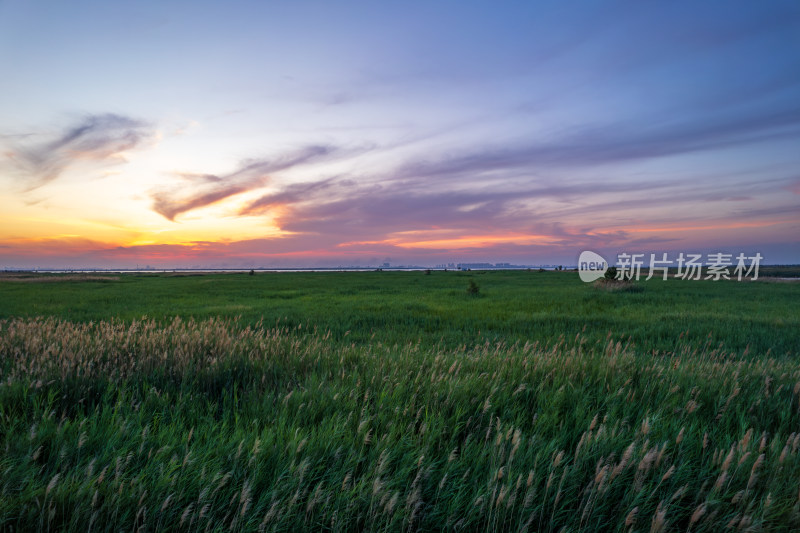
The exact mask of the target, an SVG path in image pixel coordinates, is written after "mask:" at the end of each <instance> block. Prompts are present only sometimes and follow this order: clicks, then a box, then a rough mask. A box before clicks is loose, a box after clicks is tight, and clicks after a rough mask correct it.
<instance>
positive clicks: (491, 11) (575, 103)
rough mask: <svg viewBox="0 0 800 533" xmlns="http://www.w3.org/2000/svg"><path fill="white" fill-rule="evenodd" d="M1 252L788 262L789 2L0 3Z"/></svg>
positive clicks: (794, 96)
mask: <svg viewBox="0 0 800 533" xmlns="http://www.w3.org/2000/svg"><path fill="white" fill-rule="evenodd" d="M0 66H1V67H2V75H0V269H2V268H11V267H13V268H37V267H38V268H79V267H84V268H85V267H100V268H126V267H135V266H136V265H139V266H143V265H150V266H153V267H163V268H173V267H245V268H250V267H259V266H263V267H270V266H276V267H289V266H311V267H314V266H336V265H356V264H360V265H372V264H379V263H383V262H384V261H390V262H392V263H393V264H409V263H413V264H421V265H434V264H437V263H442V262H445V263H446V262H460V261H468V262H478V261H481V262H482V261H490V262H498V261H502V262H511V263H518V264H520V263H521V264H554V263H555V264H559V263H563V264H576V262H577V257H578V255H579V254H580V252H581V251H583V250H585V249H590V250H595V251H598V252H600V253H603V254H608V255H613V254H615V253H618V252H623V251H627V252H644V253H650V252H654V253H659V254H660V253H662V252H669V253H673V252H674V253H677V252H702V253H709V252H717V251H723V252H729V253H734V254H736V253H740V252H744V253H747V254H754V253H756V252H759V253H761V254H762V256H764V262H765V263H771V264H785V263H800V2H797V1H796V0H789V1H783V2H781V1H777V0H770V1H769V2H755V1H741V2H740V1H709V2H705V1H704V2H698V1H686V2H676V1H669V2H641V1H630V2H600V1H597V2H588V1H586V2H564V1H552V2H542V1H535V2H534V1H531V2H513V3H512V2H506V3H502V2H488V1H466V2H465V1H460V2H457V1H451V2H445V1H437V2H408V1H406V2H374V1H373V2H366V1H365V2H353V1H341V2H307V1H297V2H289V1H273V2H200V1H192V2H189V1H187V2H177V1H159V2H155V1H153V2H100V1H97V2H89V1H77V2H60V1H59V2H57V1H42V2H33V1H18V0H0Z"/></svg>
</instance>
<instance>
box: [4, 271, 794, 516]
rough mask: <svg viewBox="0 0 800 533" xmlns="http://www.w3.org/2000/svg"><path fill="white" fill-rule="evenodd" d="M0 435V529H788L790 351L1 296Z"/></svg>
mask: <svg viewBox="0 0 800 533" xmlns="http://www.w3.org/2000/svg"><path fill="white" fill-rule="evenodd" d="M426 277H429V278H433V277H435V276H426ZM0 450H2V452H1V455H0V529H3V530H7V531H12V530H13V531H50V530H67V531H87V530H91V531H111V530H113V531H120V530H124V531H140V530H141V531H301V530H323V531H355V530H369V531H562V530H563V531H577V530H581V531H724V530H726V528H727V530H731V531H745V530H747V531H755V530H763V531H792V530H797V528H798V527H800V457H799V456H798V454H799V453H800V366H798V365H797V363H796V361H795V360H794V359H792V358H788V357H785V356H771V355H768V354H760V355H758V356H757V357H755V356H753V355H752V354H748V355H744V354H741V353H736V352H729V351H726V350H725V349H724V348H720V347H719V346H718V345H716V344H710V343H700V344H698V343H696V342H695V341H693V340H689V339H687V338H676V339H674V342H673V345H672V349H671V350H670V351H669V352H665V353H661V354H659V355H656V356H654V355H653V354H652V353H651V352H649V351H643V350H641V349H640V348H637V346H636V345H635V344H633V343H631V342H630V341H629V340H623V339H618V338H615V337H613V336H608V337H606V338H604V339H602V340H598V339H593V338H587V337H586V336H582V335H580V334H578V335H575V336H572V337H568V338H562V339H559V340H553V341H552V342H543V343H542V342H513V343H505V342H494V341H493V340H492V339H486V340H484V341H482V342H478V343H470V344H468V343H464V344H461V345H458V346H452V345H450V344H449V343H438V344H437V343H428V342H420V341H418V340H411V341H409V342H406V343H386V342H384V341H383V340H381V339H379V338H375V339H373V340H372V341H369V342H361V341H359V342H355V341H353V342H348V341H347V339H346V338H345V339H344V340H334V339H333V338H332V334H331V333H330V332H329V331H325V330H315V329H314V328H313V327H311V328H309V327H308V326H306V325H302V324H301V325H291V326H290V325H283V326H266V325H264V324H263V323H258V322H256V323H252V322H250V321H246V320H236V319H230V318H207V319H200V320H194V319H180V318H174V319H172V320H169V321H164V320H155V319H146V318H145V319H141V320H133V321H121V320H99V321H91V322H74V321H69V320H66V319H63V318H56V317H49V318H12V319H6V320H0Z"/></svg>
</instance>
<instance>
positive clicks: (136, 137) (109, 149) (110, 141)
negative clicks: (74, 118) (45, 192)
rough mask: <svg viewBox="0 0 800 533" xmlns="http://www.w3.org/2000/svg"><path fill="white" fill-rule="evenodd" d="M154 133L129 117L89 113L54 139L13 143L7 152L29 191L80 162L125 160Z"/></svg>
mask: <svg viewBox="0 0 800 533" xmlns="http://www.w3.org/2000/svg"><path fill="white" fill-rule="evenodd" d="M154 133H155V132H154V130H153V129H152V127H151V126H150V125H148V124H147V123H145V122H142V121H139V120H135V119H132V118H129V117H125V116H121V115H115V114H111V113H106V114H98V115H89V116H86V117H85V118H83V119H82V120H81V121H80V122H78V123H77V124H74V125H72V126H70V127H69V128H66V129H65V130H64V131H62V132H61V133H59V134H57V135H55V138H53V139H51V140H48V141H44V142H23V143H15V144H12V146H11V149H10V151H9V152H8V154H7V155H8V157H9V159H10V160H11V163H12V165H13V166H14V167H15V168H16V170H17V172H18V173H19V174H20V175H21V176H22V178H23V179H24V180H25V190H26V191H32V190H34V189H37V188H39V187H41V186H42V185H45V184H47V183H49V182H51V181H53V180H55V179H56V178H58V177H59V176H61V175H62V174H63V173H64V172H66V171H67V170H68V169H70V168H71V167H74V166H77V165H79V164H84V163H87V162H88V163H91V164H98V163H106V164H107V163H109V162H120V161H124V158H123V157H122V154H123V153H124V152H126V151H128V150H132V149H134V148H136V147H139V146H141V145H142V144H144V143H145V142H147V141H149V140H150V139H152V138H153V137H154ZM35 137H38V136H26V137H25V138H26V139H31V138H35Z"/></svg>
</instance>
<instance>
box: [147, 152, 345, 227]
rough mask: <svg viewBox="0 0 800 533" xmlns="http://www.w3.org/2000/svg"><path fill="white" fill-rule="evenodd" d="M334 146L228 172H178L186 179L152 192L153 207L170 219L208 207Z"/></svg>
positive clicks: (323, 154) (247, 164)
mask: <svg viewBox="0 0 800 533" xmlns="http://www.w3.org/2000/svg"><path fill="white" fill-rule="evenodd" d="M336 151H337V149H336V148H334V147H332V146H324V145H310V146H306V147H304V148H301V149H300V150H297V151H294V152H292V153H289V154H284V155H283V156H280V157H278V158H276V159H272V160H264V159H251V160H247V161H244V162H242V164H241V165H240V166H239V168H237V169H236V170H234V171H233V172H229V173H227V174H221V175H217V174H186V173H181V174H178V176H179V177H181V178H183V181H184V183H182V184H181V185H179V186H171V187H167V188H162V189H159V190H156V191H153V192H152V193H151V198H152V199H153V210H154V211H155V212H156V213H159V214H161V215H162V216H164V217H165V218H167V219H169V220H175V217H177V216H178V215H180V214H182V213H186V212H188V211H191V210H193V209H198V208H200V207H205V206H207V205H211V204H213V203H216V202H219V201H221V200H224V199H225V198H228V197H230V196H233V195H236V194H241V193H243V192H246V191H249V190H253V189H258V188H261V187H264V186H265V185H267V184H268V183H269V180H270V177H271V176H272V174H274V173H276V172H280V171H283V170H288V169H290V168H293V167H298V166H301V165H305V164H308V163H312V162H315V161H318V160H320V159H323V158H325V157H327V156H330V155H331V154H333V153H334V152H336Z"/></svg>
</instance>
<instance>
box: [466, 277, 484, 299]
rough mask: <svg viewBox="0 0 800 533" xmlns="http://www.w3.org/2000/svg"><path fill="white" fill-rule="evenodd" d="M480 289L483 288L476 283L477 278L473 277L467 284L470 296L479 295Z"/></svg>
mask: <svg viewBox="0 0 800 533" xmlns="http://www.w3.org/2000/svg"><path fill="white" fill-rule="evenodd" d="M480 291H481V289H480V287H479V286H478V284H477V283H475V280H473V279H471V280H469V283H468V284H467V294H469V295H470V296H477V295H478V294H479V293H480Z"/></svg>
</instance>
